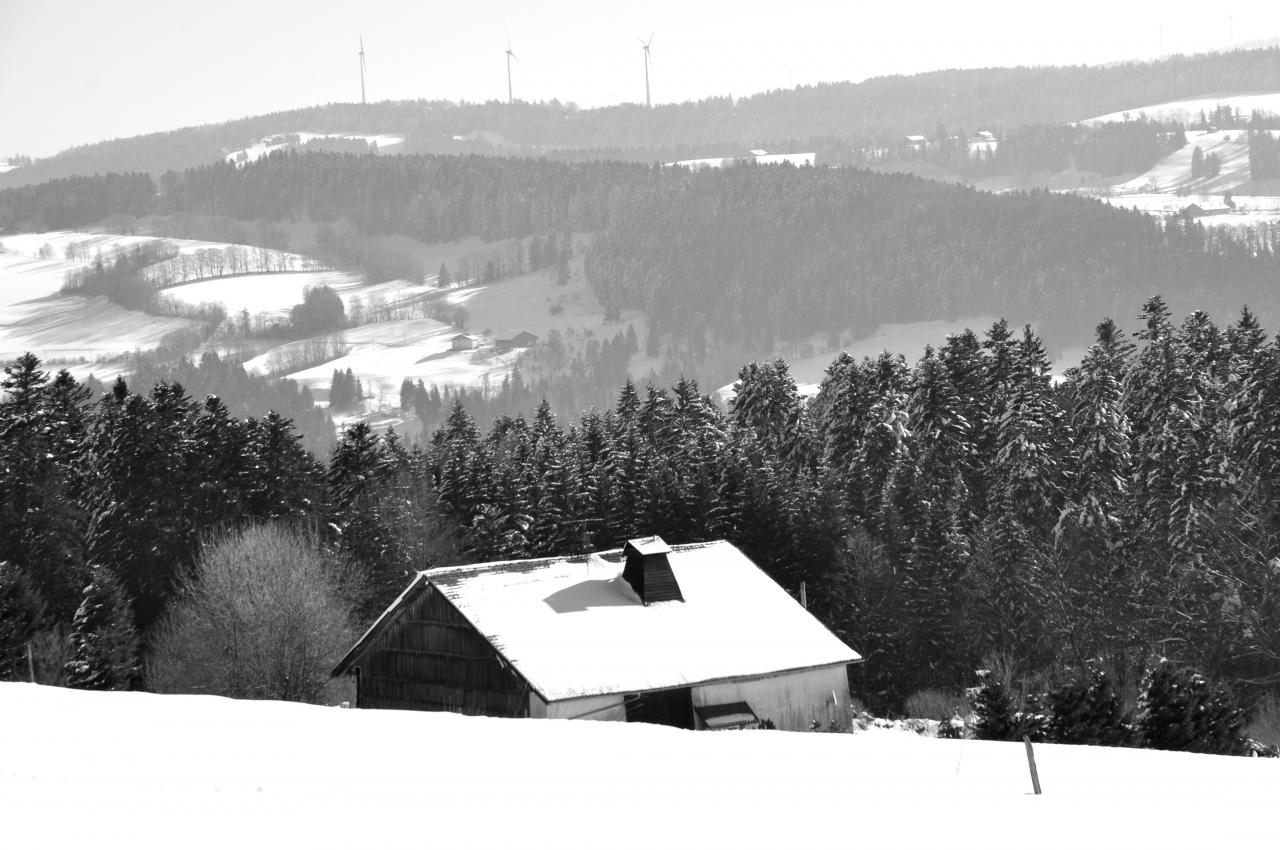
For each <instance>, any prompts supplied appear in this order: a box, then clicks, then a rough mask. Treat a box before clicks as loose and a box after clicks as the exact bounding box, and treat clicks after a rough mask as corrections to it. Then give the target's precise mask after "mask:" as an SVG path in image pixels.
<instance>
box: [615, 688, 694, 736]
mask: <svg viewBox="0 0 1280 850" xmlns="http://www.w3.org/2000/svg"><path fill="white" fill-rule="evenodd" d="M625 705H626V707H627V722H628V723H657V724H659V725H661V726H674V727H676V728H677V729H692V728H693V691H692V690H691V689H690V688H672V689H671V690H667V691H648V692H646V693H643V694H628V695H627V698H626V702H625Z"/></svg>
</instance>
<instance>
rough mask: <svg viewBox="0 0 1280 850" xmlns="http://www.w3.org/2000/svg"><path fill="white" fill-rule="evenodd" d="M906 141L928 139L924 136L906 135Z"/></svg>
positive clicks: (923, 140)
mask: <svg viewBox="0 0 1280 850" xmlns="http://www.w3.org/2000/svg"><path fill="white" fill-rule="evenodd" d="M907 141H908V142H927V141H929V140H928V139H927V138H925V137H924V136H907Z"/></svg>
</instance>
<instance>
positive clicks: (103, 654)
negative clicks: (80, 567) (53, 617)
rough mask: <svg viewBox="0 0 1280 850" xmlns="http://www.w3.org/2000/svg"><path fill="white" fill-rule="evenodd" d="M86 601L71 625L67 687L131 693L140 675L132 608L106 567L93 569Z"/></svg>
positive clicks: (118, 583) (85, 593) (87, 588)
mask: <svg viewBox="0 0 1280 850" xmlns="http://www.w3.org/2000/svg"><path fill="white" fill-rule="evenodd" d="M90 569H91V573H90V574H91V576H92V578H91V579H90V582H89V585H88V586H87V587H86V588H85V590H84V600H83V601H82V602H81V603H80V608H79V609H78V610H77V611H76V616H75V619H74V620H73V621H72V623H71V638H70V643H71V656H70V658H68V659H67V667H66V676H67V680H66V681H67V685H68V686H69V687H72V688H82V689H84V690H90V691H124V690H129V689H130V688H131V687H132V686H133V683H134V680H135V677H136V675H137V672H138V649H139V644H138V635H137V632H136V630H135V629H134V627H133V614H132V606H131V605H130V603H129V599H128V597H127V596H126V595H125V592H124V589H123V588H122V587H121V586H120V582H119V581H117V580H116V577H115V576H113V575H112V574H111V571H110V570H108V569H106V568H105V567H97V566H95V567H91V568H90Z"/></svg>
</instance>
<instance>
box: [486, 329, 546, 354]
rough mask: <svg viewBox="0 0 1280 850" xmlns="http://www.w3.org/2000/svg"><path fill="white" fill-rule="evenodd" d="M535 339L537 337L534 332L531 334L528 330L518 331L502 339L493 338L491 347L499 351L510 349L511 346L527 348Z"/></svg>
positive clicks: (536, 339)
mask: <svg viewBox="0 0 1280 850" xmlns="http://www.w3.org/2000/svg"><path fill="white" fill-rule="evenodd" d="M537 341H538V337H537V336H536V335H535V334H531V333H529V332H528V331H520V332H519V333H516V334H512V335H511V336H509V337H505V338H503V339H495V340H494V341H493V347H494V348H496V349H497V350H498V351H500V352H502V351H510V350H511V349H513V348H528V347H529V346H531V345H533V344H534V343H535V342H537Z"/></svg>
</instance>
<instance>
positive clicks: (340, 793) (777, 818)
mask: <svg viewBox="0 0 1280 850" xmlns="http://www.w3.org/2000/svg"><path fill="white" fill-rule="evenodd" d="M0 717H4V719H5V723H4V732H3V733H2V734H3V736H4V739H3V745H2V747H0V749H2V751H3V753H4V758H3V759H0V800H3V801H4V803H3V807H4V812H5V816H4V827H3V836H4V844H5V846H12V847H35V846H39V847H48V848H82V847H89V846H92V847H130V848H152V847H154V848H166V850H167V848H171V847H184V848H218V850H225V848H228V847H237V848H257V847H263V848H267V847H270V848H277V847H309V848H350V847H370V848H377V847H398V846H410V847H477V848H493V847H522V848H524V847H555V848H565V850H570V849H571V848H592V850H595V848H599V847H617V848H632V847H635V848H651V847H654V846H664V847H677V848H683V847H690V848H693V847H704V848H743V850H748V849H749V848H789V847H796V848H800V847H850V846H871V847H876V846H895V847H929V848H935V847H945V848H949V850H963V848H983V850H989V848H993V847H1015V846H1027V847H1034V848H1037V850H1046V849H1047V848H1059V847H1061V848H1071V850H1076V848H1079V847H1125V848H1147V847H1271V846H1274V844H1275V837H1276V823H1275V815H1274V810H1275V801H1276V799H1277V798H1280V761H1278V760H1274V759H1248V758H1232V757H1227V756H1204V755H1189V754H1183V753H1165V752H1156V751H1150V750H1124V749H1108V748H1101V747H1068V746H1054V745H1044V744H1041V745H1037V746H1036V750H1035V753H1036V761H1037V766H1038V768H1039V773H1040V780H1041V785H1042V787H1043V790H1044V793H1043V795H1041V796H1036V795H1034V794H1032V792H1031V783H1030V779H1029V775H1028V770H1027V762H1026V756H1025V751H1024V749H1023V747H1022V745H1021V744H1010V743H991V742H983V741H945V740H934V739H928V738H922V737H919V736H917V735H914V734H911V733H909V732H900V731H891V730H880V729H873V730H868V731H866V732H861V733H858V734H853V735H829V734H817V733H788V732H762V731H739V732H688V731H682V730H678V729H671V728H666V727H661V726H649V725H643V724H622V723H605V722H591V721H584V720H577V721H574V720H501V719H493V718H478V717H462V716H459V715H454V714H446V713H427V712H407V711H373V710H364V711H362V710H343V709H339V708H324V707H316V706H305V705H295V704H287V703H279V702H250V701H233V700H227V699H221V698H217V697H207V696H157V695H153V694H141V693H96V692H87V691H86V692H77V691H71V690H64V689H59V688H51V687H45V686H39V685H27V684H14V683H8V684H0Z"/></svg>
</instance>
